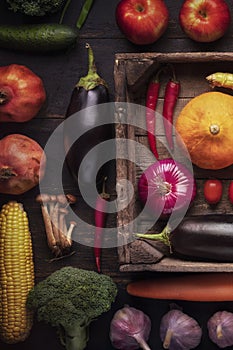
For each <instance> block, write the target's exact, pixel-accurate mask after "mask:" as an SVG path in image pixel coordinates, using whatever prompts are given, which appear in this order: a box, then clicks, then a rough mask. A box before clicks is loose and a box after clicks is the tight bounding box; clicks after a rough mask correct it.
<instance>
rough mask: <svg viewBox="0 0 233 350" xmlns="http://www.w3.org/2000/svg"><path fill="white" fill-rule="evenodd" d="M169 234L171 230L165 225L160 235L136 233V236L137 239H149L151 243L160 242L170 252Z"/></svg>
mask: <svg viewBox="0 0 233 350" xmlns="http://www.w3.org/2000/svg"><path fill="white" fill-rule="evenodd" d="M170 233H171V229H170V227H169V225H166V226H165V227H164V229H163V230H162V232H160V233H145V234H144V233H137V234H136V236H137V237H138V238H142V239H151V240H153V241H161V242H163V243H164V244H165V245H167V246H168V247H169V248H170V250H171V242H170V239H169V236H170Z"/></svg>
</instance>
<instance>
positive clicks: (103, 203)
mask: <svg viewBox="0 0 233 350" xmlns="http://www.w3.org/2000/svg"><path fill="white" fill-rule="evenodd" d="M105 181H106V178H105V179H104V182H103V189H102V193H101V194H100V195H99V196H98V197H97V200H96V205H95V238H94V255H95V262H96V267H97V270H98V272H99V273H100V272H101V261H100V259H101V244H102V234H103V227H104V226H105V224H106V217H107V213H106V208H107V204H108V200H109V198H110V195H109V194H108V193H106V192H105Z"/></svg>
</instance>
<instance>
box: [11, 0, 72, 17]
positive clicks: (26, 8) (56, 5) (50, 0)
mask: <svg viewBox="0 0 233 350" xmlns="http://www.w3.org/2000/svg"><path fill="white" fill-rule="evenodd" d="M6 1H7V2H8V4H9V5H10V6H9V9H10V10H13V11H14V12H21V13H23V14H25V15H28V16H45V15H49V14H52V13H55V12H57V11H58V10H60V9H61V7H62V6H63V4H64V2H65V0H6Z"/></svg>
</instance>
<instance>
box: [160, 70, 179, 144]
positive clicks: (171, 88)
mask: <svg viewBox="0 0 233 350" xmlns="http://www.w3.org/2000/svg"><path fill="white" fill-rule="evenodd" d="M179 92H180V82H179V81H178V80H177V79H176V75H175V71H174V68H173V67H172V78H171V79H170V80H169V82H168V83H167V85H166V88H165V95H164V104H163V117H164V118H165V120H167V121H168V122H166V121H165V120H164V129H165V135H166V139H167V143H168V146H169V147H170V149H171V150H173V149H174V142H173V137H172V131H173V117H174V110H175V106H176V102H177V99H178V96H179Z"/></svg>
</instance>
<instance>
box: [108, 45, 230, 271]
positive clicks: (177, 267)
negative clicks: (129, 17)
mask: <svg viewBox="0 0 233 350" xmlns="http://www.w3.org/2000/svg"><path fill="white" fill-rule="evenodd" d="M163 63H172V65H174V68H175V71H176V74H177V77H178V79H179V80H180V82H181V91H180V96H179V99H178V102H177V106H176V110H175V116H174V118H175V119H176V118H177V116H178V114H179V112H180V111H181V109H182V108H183V106H184V105H185V104H186V103H187V102H188V101H189V100H190V99H191V98H193V97H194V96H197V95H199V94H200V93H202V92H206V91H211V90H212V88H211V87H210V86H209V85H208V83H207V81H206V79H205V77H206V76H207V75H209V74H211V73H214V72H217V71H222V72H223V71H225V72H233V53H227V52H217V53H216V52H213V53H211V52H196V53H194V52H192V53H137V54H127V53H126V54H123V53H122V54H116V55H115V65H114V78H115V101H116V120H115V129H116V139H117V142H116V171H117V174H116V188H117V195H118V198H117V204H118V214H117V226H118V229H117V234H118V243H119V247H118V257H119V264H120V271H144V270H145V271H163V272H164V271H167V272H173V271H174V272H184V271H187V272H207V271H208V272H211V271H218V272H223V271H228V272H230V271H233V263H219V262H197V261H184V260H180V259H177V258H174V257H172V256H171V255H169V252H168V250H167V248H165V246H163V244H161V243H155V242H152V241H142V240H133V239H132V237H133V236H134V233H135V232H141V229H142V228H143V225H148V220H150V216H149V215H144V216H143V217H142V218H141V219H140V222H137V223H136V226H135V223H134V222H133V219H134V218H135V217H137V215H138V214H139V213H140V210H141V203H140V201H139V199H138V195H137V182H138V178H139V176H140V174H141V172H142V168H143V169H145V168H146V167H147V166H149V165H150V164H151V163H152V162H153V161H155V159H154V158H153V156H152V155H151V157H148V155H147V153H146V155H145V154H143V153H142V152H141V151H138V150H137V146H136V147H130V146H129V145H128V143H126V142H124V140H126V139H127V140H132V141H135V142H136V143H137V144H138V145H145V146H146V147H147V148H148V141H147V135H146V131H145V128H141V127H140V128H138V127H135V126H133V125H132V124H133V123H131V121H132V120H133V119H132V118H137V112H135V111H134V110H133V111H132V113H135V114H134V115H132V113H130V112H128V111H127V113H125V114H124V112H125V111H124V108H125V102H129V103H130V104H129V105H131V104H136V105H137V106H138V105H139V106H145V95H146V89H147V84H148V81H149V79H150V77H151V76H152V74H153V73H155V72H156V70H157V69H158V67H159V66H160V65H161V64H163ZM163 79H164V81H163ZM167 79H168V77H164V78H162V81H161V90H160V96H159V101H158V105H157V111H158V112H159V113H162V106H163V96H164V88H165V84H166V81H167ZM215 90H217V89H216V88H215ZM218 90H221V89H218ZM227 92H228V93H231V92H230V91H229V90H228V91H227ZM136 110H139V113H141V111H140V107H137V108H136ZM162 137H164V136H163V135H161V138H162ZM158 150H159V154H160V158H166V157H168V156H169V153H168V151H167V149H166V147H164V143H163V142H158ZM181 161H182V160H181ZM193 171H194V176H195V179H196V182H197V196H196V198H195V201H194V203H193V205H192V206H191V207H190V208H189V210H188V212H187V213H186V215H197V214H203V215H206V214H211V213H218V214H219V213H220V214H225V213H232V205H231V204H230V203H229V200H228V197H227V189H228V186H229V182H230V180H231V179H233V166H231V167H228V168H225V169H221V170H218V171H216V170H215V171H213V170H212V171H211V170H204V169H200V168H198V167H195V166H194V167H193ZM211 177H213V178H218V179H221V180H222V182H223V188H224V191H223V197H222V200H221V202H220V203H219V204H218V205H216V206H214V207H213V206H210V205H208V204H207V203H206V202H205V200H204V197H203V192H202V189H203V182H204V181H205V179H207V178H211ZM125 180H128V182H127V181H125ZM164 225H165V223H164V222H162V221H158V222H157V223H156V225H155V226H153V227H152V228H151V230H152V231H153V230H159V229H161V228H162V227H163V226H164Z"/></svg>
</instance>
